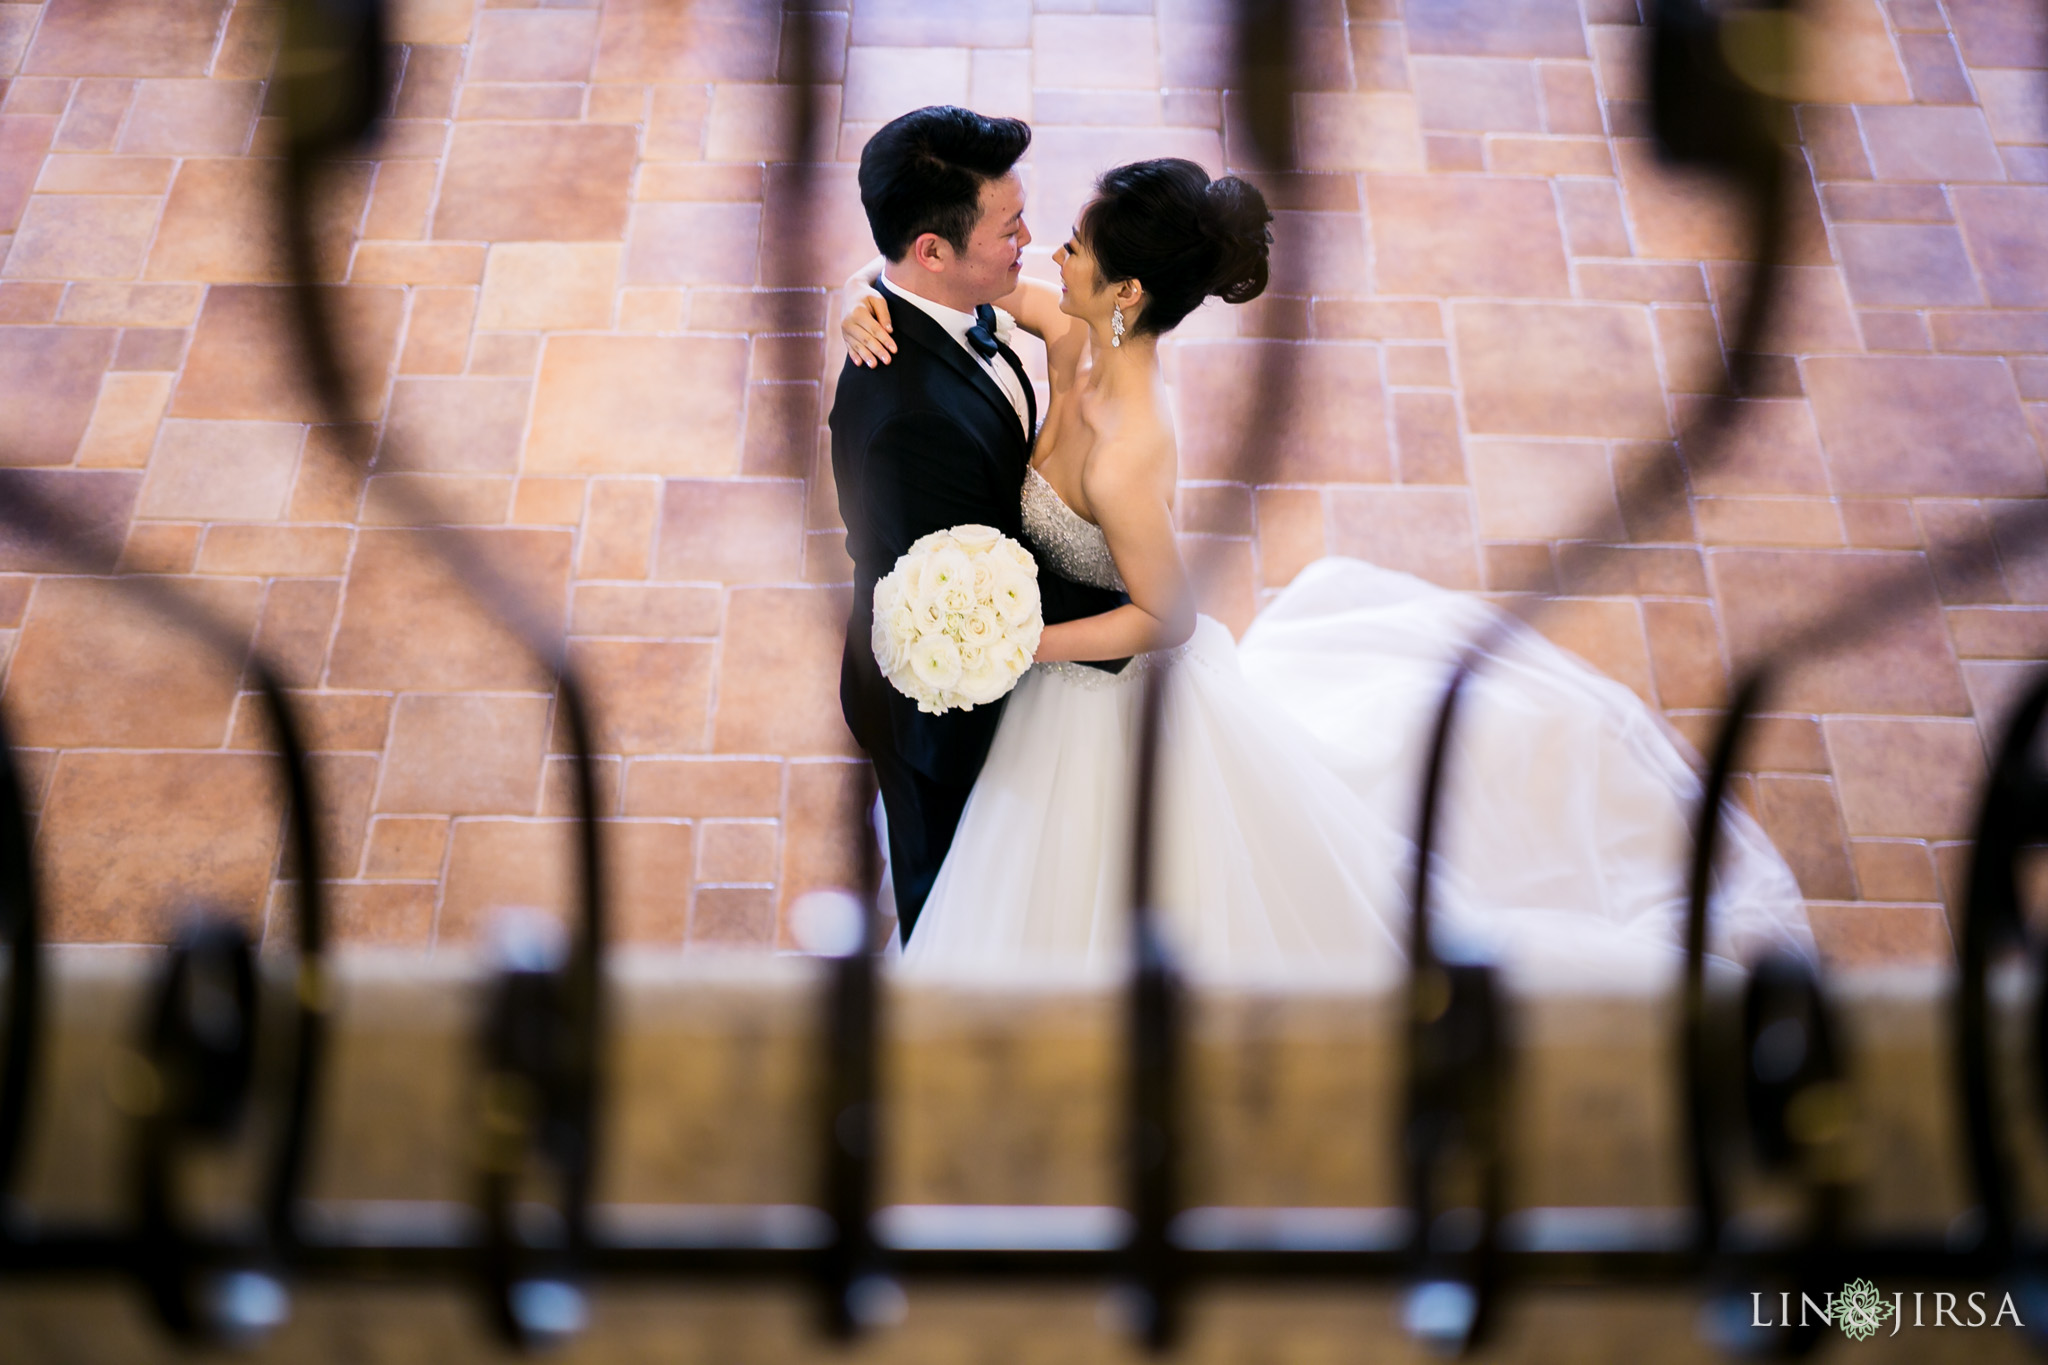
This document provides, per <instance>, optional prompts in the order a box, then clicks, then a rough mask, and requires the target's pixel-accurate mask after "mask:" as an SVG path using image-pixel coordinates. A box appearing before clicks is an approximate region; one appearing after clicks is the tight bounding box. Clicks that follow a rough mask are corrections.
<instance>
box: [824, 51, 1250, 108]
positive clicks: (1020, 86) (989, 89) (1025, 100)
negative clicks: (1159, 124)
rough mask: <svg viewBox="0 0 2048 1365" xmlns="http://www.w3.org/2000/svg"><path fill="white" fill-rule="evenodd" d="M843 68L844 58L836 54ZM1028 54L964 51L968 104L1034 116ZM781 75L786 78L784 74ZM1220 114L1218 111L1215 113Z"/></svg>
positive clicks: (1026, 52) (1024, 52)
mask: <svg viewBox="0 0 2048 1365" xmlns="http://www.w3.org/2000/svg"><path fill="white" fill-rule="evenodd" d="M836 62H837V65H838V66H839V67H840V69H841V70H842V71H843V70H844V69H845V58H844V56H839V57H837V58H836ZM1031 68H1032V54H1031V53H1030V52H1029V51H1026V50H1013V49H996V48H985V47H984V48H975V49H973V50H972V51H970V52H969V53H968V54H967V102H968V107H969V108H972V109H975V110H978V111H979V112H981V113H984V114H987V115H988V116H989V117H991V118H1021V119H1024V120H1026V121H1027V122H1028V121H1029V120H1030V119H1031V118H1033V117H1034V110H1033V107H1032V94H1031ZM784 79H785V80H787V79H789V77H788V76H784ZM1219 117H1220V114H1219ZM1173 121H1174V122H1180V123H1196V124H1201V125H1203V126H1214V125H1215V123H1216V122H1217V119H1216V118H1201V117H1196V118H1182V119H1176V120H1173Z"/></svg>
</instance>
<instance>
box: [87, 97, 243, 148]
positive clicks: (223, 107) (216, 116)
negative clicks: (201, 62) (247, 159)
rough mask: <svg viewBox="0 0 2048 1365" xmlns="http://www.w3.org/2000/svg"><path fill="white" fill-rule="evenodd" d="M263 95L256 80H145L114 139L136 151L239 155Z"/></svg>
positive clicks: (119, 145)
mask: <svg viewBox="0 0 2048 1365" xmlns="http://www.w3.org/2000/svg"><path fill="white" fill-rule="evenodd" d="M262 97H263V89H262V84H261V83H260V82H258V81H222V80H181V81H161V80H159V81H144V82H143V83H142V85H141V86H140V87H139V88H138V89H137V90H136V93H135V103H134V105H133V106H132V107H131V108H130V109H129V111H128V120H127V122H126V123H125V124H124V125H123V126H122V129H121V140H120V142H119V143H117V144H116V145H117V147H118V149H119V150H120V151H123V152H126V153H129V154H131V155H136V156H235V155H238V154H240V153H241V152H242V151H244V150H245V149H247V147H248V145H249V134H250V133H251V132H253V131H254V130H255V127H256V106H257V104H258V103H259V102H260V101H261V100H262Z"/></svg>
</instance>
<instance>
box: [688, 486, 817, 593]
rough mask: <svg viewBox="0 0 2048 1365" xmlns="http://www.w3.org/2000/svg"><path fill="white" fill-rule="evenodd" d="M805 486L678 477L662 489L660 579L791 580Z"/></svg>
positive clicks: (796, 570)
mask: <svg viewBox="0 0 2048 1365" xmlns="http://www.w3.org/2000/svg"><path fill="white" fill-rule="evenodd" d="M802 532H803V485H802V484H800V483H796V482H784V481H780V480H777V481H765V480H747V481H745V482H719V481H711V480H695V479H675V480H671V481H670V482H669V483H668V484H667V485H666V486H665V487H664V489H663V493H662V514H661V549H660V553H659V556H658V559H657V561H656V563H657V567H656V573H657V574H658V575H659V576H660V577H663V578H680V579H708V580H716V581H720V582H726V583H748V582H754V583H760V582H771V583H772V582H788V581H790V580H793V579H795V578H798V577H799V576H800V574H801V566H802V560H801V552H802V541H803V536H802Z"/></svg>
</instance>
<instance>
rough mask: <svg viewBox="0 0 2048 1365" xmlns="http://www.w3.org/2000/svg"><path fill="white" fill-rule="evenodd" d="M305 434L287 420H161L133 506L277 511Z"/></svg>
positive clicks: (167, 514)
mask: <svg viewBox="0 0 2048 1365" xmlns="http://www.w3.org/2000/svg"><path fill="white" fill-rule="evenodd" d="M305 440H306V432H305V428H304V427H301V426H299V425H298V424H297V423H291V422H190V421H186V422H180V421H171V422H166V423H164V424H163V431H162V434H161V435H160V436H159V437H158V438H157V443H156V449H155V451H154V453H153V454H152V455H151V456H150V461H149V477H148V478H147V479H146V480H145V481H144V483H143V485H142V501H141V503H140V505H139V506H138V507H137V509H136V510H137V513H138V514H139V515H141V516H145V517H161V518H168V519H172V520H179V519H183V520H190V521H268V520H272V519H275V518H277V517H279V516H282V515H283V513H284V500H285V495H286V494H287V493H289V492H290V491H291V485H292V471H293V470H294V469H295V468H296V467H297V465H298V460H299V448H300V447H301V446H302V445H304V444H305Z"/></svg>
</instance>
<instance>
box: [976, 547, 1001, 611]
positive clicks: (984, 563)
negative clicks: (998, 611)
mask: <svg viewBox="0 0 2048 1365" xmlns="http://www.w3.org/2000/svg"><path fill="white" fill-rule="evenodd" d="M995 586H996V566H995V565H994V564H992V563H990V562H989V558H988V556H987V555H977V556H975V559H974V600H975V601H977V602H987V601H990V600H992V595H993V594H994V592H995Z"/></svg>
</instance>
